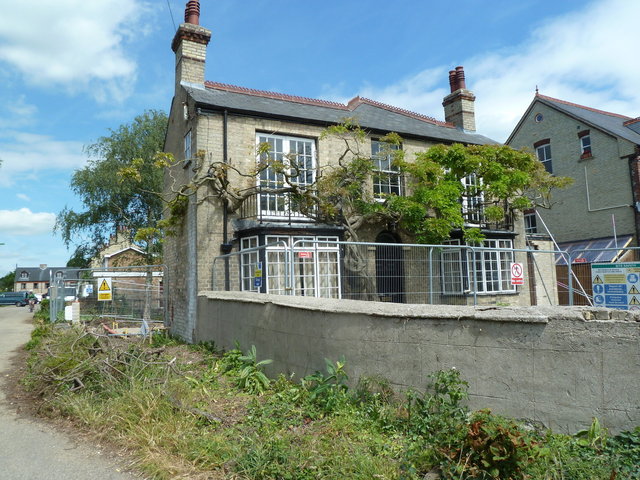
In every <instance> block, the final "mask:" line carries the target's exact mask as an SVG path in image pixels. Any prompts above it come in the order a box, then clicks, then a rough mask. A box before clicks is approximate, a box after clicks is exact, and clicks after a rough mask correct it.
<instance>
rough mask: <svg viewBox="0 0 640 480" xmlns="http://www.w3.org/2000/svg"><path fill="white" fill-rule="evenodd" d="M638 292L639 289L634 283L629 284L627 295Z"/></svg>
mask: <svg viewBox="0 0 640 480" xmlns="http://www.w3.org/2000/svg"><path fill="white" fill-rule="evenodd" d="M638 293H640V290H638V289H637V288H636V286H635V285H631V288H630V289H629V295H637V294H638Z"/></svg>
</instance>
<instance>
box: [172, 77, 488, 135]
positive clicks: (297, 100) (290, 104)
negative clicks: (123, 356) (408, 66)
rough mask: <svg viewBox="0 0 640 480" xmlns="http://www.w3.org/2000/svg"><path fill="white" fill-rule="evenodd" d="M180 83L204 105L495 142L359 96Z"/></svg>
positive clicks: (324, 122)
mask: <svg viewBox="0 0 640 480" xmlns="http://www.w3.org/2000/svg"><path fill="white" fill-rule="evenodd" d="M182 85H183V87H184V88H185V90H186V91H187V94H188V95H190V96H191V97H192V98H193V99H194V100H195V101H196V102H197V103H198V104H200V105H201V106H204V107H205V108H212V109H216V110H218V109H227V110H229V111H234V112H242V113H246V114H251V115H263V116H264V115H267V116H269V117H275V118H282V119H289V120H297V121H300V120H303V121H307V122H313V123H318V124H324V125H331V124H337V123H340V122H341V121H342V120H343V119H344V118H345V117H355V118H357V120H358V122H359V124H360V126H361V127H363V128H366V129H374V130H378V131H382V132H385V133H386V132H396V133H398V134H399V135H403V134H404V135H408V136H417V137H427V138H430V139H434V140H436V141H443V142H447V143H449V142H460V143H472V144H488V143H498V142H496V141H494V140H491V139H490V138H487V137H485V136H483V135H479V134H476V133H468V132H464V131H462V130H459V129H457V128H456V127H455V126H454V125H453V124H451V123H447V122H442V121H439V120H436V119H435V118H432V117H428V116H426V115H422V114H420V113H416V112H412V111H409V110H405V109H402V108H398V107H394V106H392V105H386V104H384V103H380V102H376V101H374V100H370V99H367V98H362V97H355V98H353V99H352V100H350V101H349V103H347V104H346V105H345V104H343V103H339V102H331V101H327V100H318V99H312V98H305V97H298V96H293V95H285V94H282V93H276V92H268V91H263V90H254V89H250V88H244V87H238V86H234V85H227V84H223V83H215V82H205V88H202V86H201V85H196V84H186V83H183V84H182Z"/></svg>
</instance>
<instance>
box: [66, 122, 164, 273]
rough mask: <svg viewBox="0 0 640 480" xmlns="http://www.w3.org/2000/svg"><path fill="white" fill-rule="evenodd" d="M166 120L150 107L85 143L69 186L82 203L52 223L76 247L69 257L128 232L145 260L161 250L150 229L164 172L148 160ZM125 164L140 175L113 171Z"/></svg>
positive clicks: (157, 215) (160, 206)
mask: <svg viewBox="0 0 640 480" xmlns="http://www.w3.org/2000/svg"><path fill="white" fill-rule="evenodd" d="M167 124H168V120H167V116H166V114H165V113H164V112H160V111H155V110H149V111H146V112H144V113H143V114H142V115H139V116H137V117H135V118H134V120H133V121H132V122H131V123H128V124H124V125H121V126H120V127H119V128H118V129H117V130H110V134H109V135H108V136H104V137H101V138H99V139H98V140H97V141H96V142H95V143H93V144H91V145H89V146H87V147H85V152H86V154H87V155H88V156H89V161H88V164H87V166H86V167H84V168H81V169H78V170H76V171H75V172H74V174H73V177H72V179H71V189H72V190H73V191H74V193H75V194H76V195H78V196H79V197H80V199H81V201H82V204H83V207H84V208H83V210H82V211H75V210H73V209H71V208H69V207H65V208H64V209H63V210H62V211H61V212H60V213H59V214H58V216H57V219H56V225H55V231H57V232H58V233H59V234H60V235H61V236H62V238H63V240H64V241H65V243H66V244H67V245H69V244H70V243H75V244H76V245H78V246H79V250H76V252H75V254H74V257H73V258H72V259H71V260H70V261H74V262H75V261H77V260H79V257H78V254H80V255H81V256H82V258H84V259H86V258H90V257H91V256H93V255H94V254H95V253H97V251H99V249H100V248H101V247H102V246H103V245H104V244H106V243H107V241H108V239H109V236H110V235H111V234H114V233H117V232H121V233H122V232H126V233H127V234H128V235H130V238H131V239H132V240H134V241H135V242H136V243H138V245H140V246H141V247H143V248H144V249H145V250H146V252H147V255H148V258H149V259H153V258H154V257H155V256H156V255H157V254H159V253H160V247H161V245H160V242H159V237H158V235H157V234H151V233H150V232H149V231H148V229H154V230H153V232H156V231H155V227H156V223H157V221H158V220H160V217H161V215H162V209H163V202H162V199H161V197H160V196H159V195H158V192H160V191H161V190H162V183H163V172H162V170H161V169H158V168H155V167H154V166H153V164H152V163H151V162H150V160H151V159H153V158H154V156H155V155H156V154H157V152H159V151H162V149H163V145H164V138H165V134H166V130H167ZM128 167H129V168H130V167H135V169H136V170H137V172H138V175H139V176H138V177H136V178H129V177H124V176H121V175H117V172H119V171H120V170H122V169H126V168H128ZM145 229H147V230H145ZM141 231H142V232H143V233H142V234H140V235H139V233H140V232H141Z"/></svg>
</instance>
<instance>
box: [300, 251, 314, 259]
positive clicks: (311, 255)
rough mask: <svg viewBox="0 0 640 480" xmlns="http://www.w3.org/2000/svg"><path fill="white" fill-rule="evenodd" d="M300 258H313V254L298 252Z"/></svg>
mask: <svg viewBox="0 0 640 480" xmlns="http://www.w3.org/2000/svg"><path fill="white" fill-rule="evenodd" d="M298 258H313V252H298Z"/></svg>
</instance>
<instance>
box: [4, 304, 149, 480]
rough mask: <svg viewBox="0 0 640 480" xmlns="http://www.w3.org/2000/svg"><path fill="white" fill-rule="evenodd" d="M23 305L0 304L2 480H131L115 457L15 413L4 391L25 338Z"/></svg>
mask: <svg viewBox="0 0 640 480" xmlns="http://www.w3.org/2000/svg"><path fill="white" fill-rule="evenodd" d="M31 316H32V314H30V313H29V309H28V308H26V307H23V308H19V307H15V306H13V305H10V306H2V307H0V372H2V373H1V374H0V375H1V379H2V381H0V480H87V479H92V480H98V479H100V480H132V479H133V478H137V477H134V476H133V475H130V474H127V473H123V472H122V466H121V465H119V463H118V459H117V458H115V459H114V458H111V457H110V456H109V455H111V454H106V453H103V452H102V451H101V449H100V447H98V446H96V445H88V444H86V443H84V441H83V440H78V439H73V438H70V437H69V436H68V435H65V434H64V433H63V432H59V431H56V429H55V428H54V427H53V426H51V425H49V424H47V423H44V422H41V421H38V420H33V419H30V418H26V417H25V416H22V415H19V414H18V413H16V408H15V406H12V405H11V404H9V403H8V401H7V398H6V395H5V393H4V391H3V387H4V379H5V378H6V377H7V376H8V373H7V371H8V369H9V367H10V363H9V359H10V358H11V357H12V355H13V353H12V352H14V351H16V349H18V348H20V347H21V346H22V345H24V344H25V343H26V342H27V341H28V340H29V335H30V333H31V328H32V327H31V324H30V323H29V319H30V318H31Z"/></svg>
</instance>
